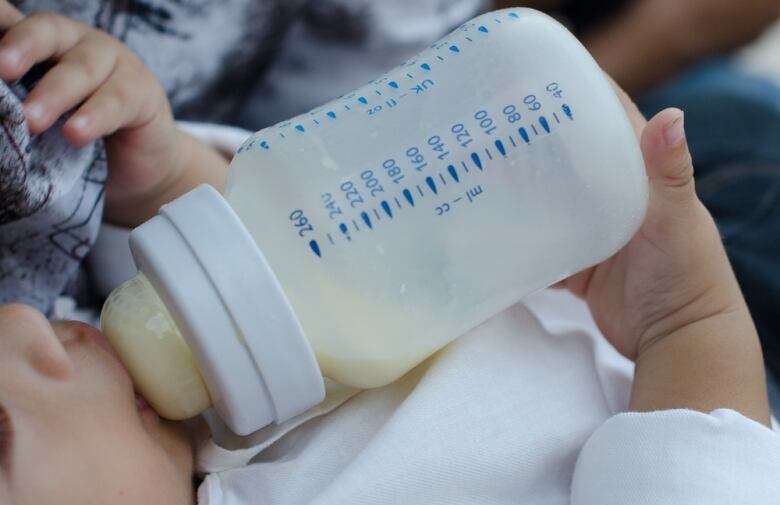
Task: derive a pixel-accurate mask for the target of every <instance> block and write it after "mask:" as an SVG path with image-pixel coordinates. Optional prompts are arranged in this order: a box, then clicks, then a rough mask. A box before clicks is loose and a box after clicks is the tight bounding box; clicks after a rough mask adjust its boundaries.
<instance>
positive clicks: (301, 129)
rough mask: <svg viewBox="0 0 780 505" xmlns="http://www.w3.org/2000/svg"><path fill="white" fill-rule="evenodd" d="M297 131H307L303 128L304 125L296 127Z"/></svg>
mask: <svg viewBox="0 0 780 505" xmlns="http://www.w3.org/2000/svg"><path fill="white" fill-rule="evenodd" d="M295 129H296V130H298V131H299V132H304V131H306V129H305V128H304V127H303V125H302V124H299V125H295Z"/></svg>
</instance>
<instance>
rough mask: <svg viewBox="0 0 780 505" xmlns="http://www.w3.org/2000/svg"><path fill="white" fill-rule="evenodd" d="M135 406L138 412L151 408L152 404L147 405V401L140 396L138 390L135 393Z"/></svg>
mask: <svg viewBox="0 0 780 505" xmlns="http://www.w3.org/2000/svg"><path fill="white" fill-rule="evenodd" d="M135 407H136V408H137V409H138V412H144V411H146V410H153V409H152V406H151V405H149V402H147V401H146V398H144V397H143V396H141V393H138V392H136V393H135Z"/></svg>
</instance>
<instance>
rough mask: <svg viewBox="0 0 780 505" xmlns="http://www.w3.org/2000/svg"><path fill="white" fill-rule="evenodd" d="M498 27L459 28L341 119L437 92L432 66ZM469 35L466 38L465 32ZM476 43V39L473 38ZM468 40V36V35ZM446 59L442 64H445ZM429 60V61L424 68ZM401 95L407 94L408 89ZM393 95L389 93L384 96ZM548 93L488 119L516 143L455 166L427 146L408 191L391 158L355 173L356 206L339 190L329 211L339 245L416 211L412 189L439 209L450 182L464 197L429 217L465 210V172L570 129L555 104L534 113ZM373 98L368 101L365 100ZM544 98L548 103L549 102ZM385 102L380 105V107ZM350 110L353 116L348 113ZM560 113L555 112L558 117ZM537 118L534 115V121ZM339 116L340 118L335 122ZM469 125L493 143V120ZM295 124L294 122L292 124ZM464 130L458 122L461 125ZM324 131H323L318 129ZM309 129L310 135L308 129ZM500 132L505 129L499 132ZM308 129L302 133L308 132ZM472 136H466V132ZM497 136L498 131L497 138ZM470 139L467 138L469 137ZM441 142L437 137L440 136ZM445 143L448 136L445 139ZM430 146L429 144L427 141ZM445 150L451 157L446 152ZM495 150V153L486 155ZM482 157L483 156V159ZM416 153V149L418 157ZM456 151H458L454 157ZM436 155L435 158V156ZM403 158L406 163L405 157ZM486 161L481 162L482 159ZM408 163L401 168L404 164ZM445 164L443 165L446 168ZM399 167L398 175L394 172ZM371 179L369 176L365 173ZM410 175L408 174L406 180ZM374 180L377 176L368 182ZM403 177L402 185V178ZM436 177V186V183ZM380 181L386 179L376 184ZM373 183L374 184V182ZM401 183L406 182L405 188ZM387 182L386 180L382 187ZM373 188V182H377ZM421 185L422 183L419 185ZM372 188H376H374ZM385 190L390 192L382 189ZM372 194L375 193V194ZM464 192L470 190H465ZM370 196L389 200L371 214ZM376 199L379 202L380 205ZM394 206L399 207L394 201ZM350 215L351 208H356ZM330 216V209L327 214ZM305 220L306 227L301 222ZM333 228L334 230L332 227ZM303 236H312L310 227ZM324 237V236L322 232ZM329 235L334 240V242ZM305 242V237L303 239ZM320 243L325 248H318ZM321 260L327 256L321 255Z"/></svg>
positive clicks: (473, 192)
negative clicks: (337, 218) (560, 128)
mask: <svg viewBox="0 0 780 505" xmlns="http://www.w3.org/2000/svg"><path fill="white" fill-rule="evenodd" d="M506 14H507V16H508V17H509V18H513V19H519V18H520V15H519V14H517V13H515V12H509V13H506ZM502 20H505V21H506V20H507V18H505V17H501V18H500V19H499V18H495V19H494V20H493V21H494V23H496V24H501V23H502ZM498 29H500V28H499V27H493V28H490V29H489V28H488V27H487V26H484V25H483V26H475V25H464V27H461V29H460V31H459V32H456V33H455V34H454V35H453V37H455V38H457V40H451V41H443V42H441V43H440V44H438V45H436V46H433V52H432V53H428V56H427V58H426V59H428V58H430V59H428V61H423V62H420V61H417V60H409V61H407V62H405V63H403V64H402V65H401V66H400V67H401V68H403V69H409V70H408V71H407V70H401V71H399V72H398V73H396V74H395V79H393V78H392V77H391V76H392V75H393V74H389V75H387V76H385V77H382V78H379V79H377V80H375V81H371V82H370V83H369V86H371V87H367V88H363V89H362V90H358V91H357V92H353V93H351V94H349V95H346V96H343V97H340V98H339V100H341V102H342V103H341V105H343V107H344V111H348V112H354V113H359V114H368V115H376V114H379V113H381V112H384V111H387V110H390V109H393V108H395V107H397V106H399V105H400V104H401V103H405V102H406V101H408V100H411V98H409V99H408V100H403V99H404V98H405V97H411V96H417V95H420V94H423V93H425V92H427V91H429V90H430V89H433V90H436V89H438V86H437V84H438V81H437V79H436V76H435V74H434V71H435V70H436V69H435V68H434V64H436V65H438V62H445V61H446V62H447V64H450V63H451V62H450V61H448V59H449V60H452V64H455V63H454V58H455V56H458V55H461V54H462V53H465V52H467V51H468V50H470V49H471V47H472V46H471V45H470V43H474V42H478V41H481V40H482V38H483V37H487V36H488V33H490V32H491V31H492V30H498ZM470 30H471V31H470ZM480 33H481V34H482V35H479V34H480ZM467 34H468V35H471V36H468V35H467ZM445 55H446V56H447V58H445ZM431 60H432V61H431ZM403 75H406V78H407V79H409V81H408V83H407V81H403ZM404 84H407V86H404ZM407 87H408V89H407ZM391 90H393V91H391ZM545 90H546V92H547V93H544V91H542V94H537V95H528V96H526V98H525V99H523V100H522V103H520V101H519V100H518V102H516V103H515V104H511V103H510V104H509V105H507V106H506V107H505V108H504V109H503V116H502V115H501V114H500V113H498V111H495V113H496V114H497V115H498V118H503V119H506V120H507V121H508V122H509V123H512V124H511V125H509V126H512V127H513V128H512V129H513V130H515V129H516V131H517V133H518V134H519V138H520V139H522V140H517V139H516V138H515V137H514V133H510V134H508V135H506V134H505V135H504V136H501V138H499V139H496V136H493V138H492V139H490V140H488V141H486V144H483V146H481V147H479V148H477V149H476V150H474V148H475V147H476V145H475V146H472V150H468V151H466V152H463V155H462V157H461V159H459V160H448V159H447V157H448V156H451V155H450V152H449V151H450V150H451V146H452V144H451V143H450V142H452V140H451V139H450V140H448V139H447V138H441V139H439V137H436V138H437V139H439V140H436V143H435V144H430V142H429V144H430V145H431V146H432V147H433V146H436V149H434V150H435V151H437V153H434V155H433V156H432V157H431V155H430V153H429V154H424V153H419V152H418V154H423V155H424V156H425V159H424V161H420V162H419V163H418V162H417V161H414V163H413V164H412V167H413V168H417V170H418V171H420V172H422V171H423V170H422V169H423V168H425V167H429V168H428V169H427V170H426V171H428V170H431V169H433V170H432V171H431V172H428V174H425V173H423V174H419V179H421V180H419V179H418V180H419V184H415V183H414V182H413V181H414V179H417V177H412V178H411V179H412V180H409V179H410V175H412V173H407V170H408V169H409V168H408V166H409V165H408V164H407V165H404V163H402V162H401V160H405V158H403V156H402V155H401V159H398V158H396V160H398V163H396V161H395V160H392V159H390V160H388V161H390V162H391V164H389V165H385V170H382V169H381V168H380V169H379V172H378V173H377V171H376V169H371V170H367V171H365V172H361V177H362V179H363V181H360V186H359V187H358V184H357V183H355V188H354V189H355V190H360V192H359V194H356V195H355V196H356V198H355V197H353V196H350V195H352V193H351V191H352V189H350V190H349V192H348V191H347V190H346V189H342V191H343V192H348V193H349V194H347V196H346V197H345V196H344V195H343V194H341V193H340V192H339V193H338V194H339V195H341V196H342V198H346V199H347V202H346V203H347V204H348V205H347V207H346V209H345V207H344V206H343V203H344V202H343V200H342V206H341V207H335V209H336V210H337V211H338V214H342V213H346V214H347V215H346V216H344V217H342V219H344V221H345V222H342V223H339V224H338V230H339V231H340V232H341V235H342V237H343V238H344V239H346V240H347V241H352V233H353V231H354V232H361V231H362V232H366V233H368V232H369V231H372V230H374V229H377V228H381V218H382V217H387V218H388V220H393V219H395V218H397V217H400V216H399V215H397V214H396V212H400V211H401V210H403V207H402V205H401V200H405V201H406V203H408V204H409V208H410V209H412V208H415V207H416V206H417V207H421V206H420V205H417V204H418V203H419V202H418V201H416V198H417V197H415V196H414V194H413V191H414V188H417V192H418V194H419V198H421V199H422V198H424V197H425V196H427V194H426V191H427V190H430V192H431V196H436V197H438V200H437V201H440V200H441V199H442V197H445V198H446V196H445V195H446V194H447V193H445V192H444V191H443V188H444V187H445V186H447V185H448V183H449V181H454V183H455V184H464V190H462V192H461V193H460V195H458V194H455V195H453V197H452V198H450V199H449V201H448V202H442V203H440V204H438V205H439V206H438V207H436V209H435V210H436V212H437V214H438V215H444V214H445V213H449V212H451V211H452V210H453V209H454V208H455V207H456V206H457V205H460V206H463V205H465V204H466V203H468V202H474V201H475V199H476V198H477V197H479V196H480V195H482V194H483V186H481V185H475V186H471V187H470V188H469V187H468V186H466V185H465V183H466V179H465V178H466V177H467V176H468V175H467V174H469V175H476V174H477V173H476V172H475V173H473V174H471V172H470V168H469V167H474V166H476V167H477V168H478V170H479V173H486V172H487V171H488V170H487V169H488V168H490V165H489V163H490V162H493V161H495V159H494V158H499V155H500V156H501V157H504V158H506V157H507V155H508V152H507V151H508V147H509V146H508V145H507V144H511V146H512V148H515V149H517V148H519V147H520V146H522V142H525V144H526V145H529V144H531V143H532V142H535V141H536V138H535V137H540V138H541V137H543V136H544V133H547V134H550V133H552V131H553V126H554V125H560V124H562V122H564V121H565V118H568V119H569V120H570V121H573V120H574V114H573V112H572V110H571V107H570V106H569V105H568V104H566V103H561V102H558V104H556V105H555V111H553V110H550V109H549V108H547V107H548V105H547V104H545V105H544V106H542V105H541V102H544V100H538V99H537V96H538V97H539V98H542V96H544V97H549V95H552V96H553V97H554V98H558V99H560V98H562V96H561V95H562V93H561V91H560V87H559V86H558V83H556V82H552V83H550V84H549V85H548V86H547V87H546V88H545ZM372 92H373V93H372ZM385 94H389V95H392V97H393V98H390V97H384V95H385ZM548 94H549V95H548ZM372 96H377V97H383V98H379V99H376V98H375V99H374V100H369V98H367V97H372ZM383 100H384V102H383ZM353 107H354V110H353ZM542 107H545V109H544V111H543V112H544V113H545V114H544V115H537V117H535V118H532V117H531V115H534V114H533V113H534V112H536V111H540V112H541V110H540V109H542ZM558 107H560V109H558ZM526 108H527V110H528V111H530V114H531V115H529V116H528V117H525V114H527V113H528V112H525V111H524V109H526ZM336 110H338V111H341V109H336ZM344 114H345V113H344V112H339V114H338V115H337V113H336V111H335V110H327V109H325V108H318V109H315V110H313V111H311V112H309V113H307V115H304V116H302V117H303V118H305V119H306V121H301V123H298V124H296V123H294V122H292V123H291V122H290V121H287V122H285V123H281V124H279V125H277V128H279V129H284V128H292V129H294V130H297V131H298V133H303V134H308V133H310V132H311V131H314V128H313V125H320V121H319V119H328V120H331V121H343V120H344V118H346V116H344ZM521 114H522V116H523V117H522V119H525V121H523V123H525V125H523V126H520V125H521V124H522V123H520V121H521ZM537 114H538V113H537ZM342 116H343V117H342ZM309 119H311V120H312V123H309V122H308V121H309ZM476 119H477V120H478V122H479V126H481V129H482V130H483V131H484V133H485V134H486V135H488V136H490V135H494V131H495V130H496V126H495V122H496V119H497V118H496V117H495V116H493V117H490V115H489V113H488V112H487V111H479V112H478V113H477V117H476ZM293 121H294V120H293ZM464 123H465V121H464ZM324 124H326V123H323V125H324ZM310 127H311V128H310ZM462 127H463V125H460V128H462ZM501 128H504V126H502V127H501ZM307 129H308V130H309V131H307ZM469 129H471V128H469ZM477 131H478V132H480V130H479V129H477ZM500 132H501V130H499V134H500ZM453 133H456V134H458V135H457V141H458V142H457V143H458V144H462V145H461V147H463V148H466V147H467V145H468V144H469V143H471V140H470V138H469V137H472V135H469V132H468V130H466V131H465V139H462V138H461V137H462V136H463V134H462V133H463V132H462V131H458V132H453ZM472 133H473V130H472ZM279 134H280V138H282V139H285V138H286V137H285V135H284V134H283V132H281V131H280V132H279ZM439 135H442V137H444V135H443V134H441V133H440V134H439ZM448 135H449V134H448ZM431 138H433V137H431ZM440 140H443V141H444V142H443V145H444V148H443V149H442V145H441V144H439V141H440ZM255 144H257V145H258V146H259V147H261V148H263V149H265V150H268V149H270V148H273V145H272V144H269V143H268V142H266V141H263V142H262V143H259V144H258V143H256V142H251V143H249V144H247V145H246V149H245V150H248V149H252V148H254V146H255ZM420 147H425V144H424V143H423V144H422V146H420ZM455 147H456V149H458V146H455ZM447 148H450V149H447ZM494 148H495V151H493V149H494ZM483 149H484V153H483ZM420 150H422V149H420ZM458 150H459V149H458ZM438 153H441V154H438ZM407 156H409V155H408V154H407ZM437 157H438V161H443V162H444V163H442V168H445V167H446V170H441V171H439V170H437V168H438V167H436V166H435V165H436V164H437V160H436V159H435V158H437ZM485 157H486V158H485ZM406 161H407V162H408V160H406ZM448 161H449V163H448ZM458 163H460V167H462V169H463V170H462V171H461V170H460V167H459V168H456V167H458ZM396 167H400V170H401V171H400V172H399V171H398V170H399V168H396ZM391 170H392V173H386V172H390V171H391ZM372 172H373V173H372ZM363 173H367V175H366V176H365V177H363V176H362V174H363ZM413 173H414V172H413ZM374 174H376V176H374ZM404 176H405V177H404ZM437 176H438V180H436V179H437ZM383 177H386V178H383ZM377 178H378V179H377ZM405 178H406V180H404V179H405ZM388 179H389V180H388ZM402 180H404V181H403V182H404V183H409V182H411V184H410V185H408V186H406V187H404V186H400V187H398V189H397V190H396V191H398V192H397V193H396V195H397V196H393V195H392V192H393V189H391V188H393V187H396V186H394V185H393V184H392V183H395V184H400V183H401V181H402ZM377 181H379V182H377ZM423 181H425V182H423ZM377 183H378V184H379V186H377ZM364 184H366V187H363V185H364ZM388 184H389V185H388ZM377 188H378V189H377ZM466 188H469V189H466ZM366 189H368V190H369V191H368V192H369V193H370V196H368V195H366ZM375 191H376V192H377V193H379V192H381V193H387V192H389V193H390V194H389V195H387V196H386V197H385V198H386V199H381V200H380V201H379V205H376V206H370V204H369V205H367V202H366V200H365V199H366V198H370V199H371V198H375V197H376V196H377V195H376V194H375ZM380 198H381V197H380ZM399 198H400V200H399ZM393 202H395V205H396V207H397V210H396V209H393V208H392V203H393ZM364 205H366V207H364V209H365V210H361V209H360V207H361V206H364ZM355 207H357V208H355ZM421 208H422V209H425V208H426V206H422V207H421ZM329 209H330V207H329ZM342 209H345V210H346V211H349V210H352V209H354V210H352V216H349V213H347V212H344V211H342ZM336 210H334V209H330V212H331V218H333V216H334V215H338V214H333V213H335V212H336ZM351 217H355V219H351ZM304 220H305V219H304ZM350 221H351V223H352V225H351V226H348V223H350ZM334 224H335V223H334ZM295 226H296V227H298V228H303V229H301V230H299V234H300V235H301V236H304V235H303V234H302V232H303V233H305V232H306V231H313V230H310V229H309V230H307V229H306V228H305V226H306V225H305V224H298V221H297V220H296V223H295ZM362 226H365V228H362V229H361V227H362ZM309 228H311V227H310V226H309ZM323 231H325V230H323ZM334 235H336V236H335V237H334ZM307 238H311V237H307ZM325 238H327V240H325ZM321 242H324V243H325V244H326V245H327V243H330V245H331V246H337V245H339V244H340V243H341V242H339V240H338V233H334V234H333V235H332V234H331V233H324V234H323V237H322V240H321ZM308 245H309V247H310V248H311V250H312V252H313V253H314V254H315V255H316V256H317V257H320V258H321V257H322V255H323V252H325V253H326V252H327V251H323V249H322V245H321V243H320V242H318V241H317V240H314V239H312V240H309V241H308ZM326 256H327V254H326Z"/></svg>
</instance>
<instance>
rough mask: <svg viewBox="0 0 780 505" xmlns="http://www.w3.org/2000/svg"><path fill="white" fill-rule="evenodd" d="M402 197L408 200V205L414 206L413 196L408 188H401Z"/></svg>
mask: <svg viewBox="0 0 780 505" xmlns="http://www.w3.org/2000/svg"><path fill="white" fill-rule="evenodd" d="M403 195H404V198H406V201H407V202H409V205H411V206H412V207H414V198H412V192H411V191H409V190H408V189H404V190H403Z"/></svg>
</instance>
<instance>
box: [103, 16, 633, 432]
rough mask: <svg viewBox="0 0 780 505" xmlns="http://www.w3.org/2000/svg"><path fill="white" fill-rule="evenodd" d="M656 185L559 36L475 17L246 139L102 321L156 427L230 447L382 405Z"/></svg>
mask: <svg viewBox="0 0 780 505" xmlns="http://www.w3.org/2000/svg"><path fill="white" fill-rule="evenodd" d="M647 192H648V190H647V179H646V176H645V171H644V164H643V161H642V156H641V153H640V150H639V147H638V143H637V140H636V137H635V134H634V132H633V130H632V128H631V126H630V123H629V120H628V118H627V116H626V114H625V112H624V110H623V108H622V106H621V104H620V102H619V100H618V98H617V97H616V95H615V93H614V91H613V89H612V88H611V86H610V84H609V82H608V80H607V78H606V77H605V76H604V74H603V73H602V71H601V70H600V69H599V67H598V66H597V64H596V63H595V62H594V60H593V59H592V58H591V57H590V55H589V54H588V53H587V52H586V50H585V49H584V48H583V47H582V46H581V45H580V43H579V42H578V41H577V40H576V39H575V38H574V37H573V36H572V35H571V34H570V33H569V32H568V31H567V30H566V29H565V28H564V27H562V26H561V25H560V24H558V23H557V22H556V21H554V20H553V19H552V18H550V17H548V16H546V15H544V14H541V13H539V12H536V11H533V10H528V9H509V10H503V11H498V12H492V13H489V14H485V15H483V16H480V17H478V18H476V19H474V20H472V21H470V22H468V23H466V24H464V25H463V26H461V27H460V28H459V29H457V30H456V31H455V32H453V33H452V34H450V35H449V36H447V37H446V38H445V39H443V40H441V41H440V42H438V43H436V44H435V45H433V46H432V47H430V48H429V49H427V50H425V51H424V52H422V53H420V54H419V55H418V56H416V57H414V58H413V59H411V60H409V61H407V62H405V63H403V64H402V65H400V66H399V67H397V68H396V69H394V70H392V71H390V72H389V73H388V74H386V75H384V76H383V77H380V78H379V79H377V80H375V81H371V82H370V83H369V84H368V85H366V86H364V87H362V88H360V89H358V90H357V91H355V92H353V93H350V94H348V95H345V96H342V97H340V98H338V99H336V100H334V101H332V102H330V103H328V104H326V105H323V106H322V107H319V108H317V109H315V110H313V111H311V112H309V113H306V114H303V115H301V116H298V117H296V118H294V119H292V120H290V121H287V122H284V123H281V124H278V125H275V126H273V127H270V128H267V129H265V130H262V131H260V132H258V133H256V134H255V135H254V136H252V137H251V138H250V139H249V140H247V141H246V143H244V145H243V146H242V147H241V148H240V149H239V150H238V152H237V153H236V155H235V158H234V159H233V161H232V163H231V167H230V172H229V177H228V181H227V189H226V190H225V193H224V195H220V194H218V193H217V192H216V191H215V190H213V189H211V188H209V187H206V186H202V187H200V188H197V189H195V190H194V191H192V192H191V193H188V194H186V195H184V196H182V197H181V198H179V199H178V200H176V201H174V202H172V203H170V204H169V205H167V206H165V207H163V208H162V209H161V211H160V213H159V215H157V216H156V217H154V218H153V219H151V220H150V221H148V222H146V223H145V224H143V225H141V226H140V227H139V228H137V229H136V230H134V231H133V233H132V235H131V239H130V240H131V249H132V252H133V255H134V258H135V261H136V265H137V267H138V270H139V273H138V275H137V276H136V277H135V278H134V279H132V280H130V281H128V282H127V283H126V284H124V285H122V286H121V287H119V288H118V289H117V290H116V291H115V292H114V293H113V294H112V295H111V296H110V298H109V300H108V301H107V303H106V306H105V307H104V310H103V315H102V321H103V326H104V330H105V332H106V334H107V336H108V337H109V339H110V340H111V341H112V343H113V345H114V346H115V347H116V349H117V351H118V353H119V354H120V356H121V357H122V360H123V361H124V363H125V365H126V366H127V368H128V369H129V370H130V373H131V375H132V376H133V378H134V380H135V382H136V387H137V388H138V389H139V390H140V391H141V393H142V394H143V395H144V396H145V397H146V398H147V400H148V401H149V402H150V403H151V404H152V405H153V406H154V407H155V408H156V409H157V410H158V411H159V412H160V414H161V415H163V416H164V417H168V418H171V419H183V418H187V417H192V416H194V415H196V414H198V413H200V412H202V411H203V410H204V409H206V408H208V407H210V406H213V407H214V408H215V410H216V412H217V413H218V414H219V415H220V417H221V418H222V419H223V420H224V421H225V422H226V424H227V425H228V426H229V427H230V428H231V429H232V430H233V431H235V432H236V433H239V434H246V433H249V432H252V431H254V430H257V429H259V428H261V427H263V426H265V425H267V424H269V423H272V422H281V421H283V420H286V419H288V418H290V417H292V416H295V415H296V414H299V413H301V412H303V411H305V410H307V409H308V408H310V407H312V406H314V405H316V404H317V403H319V402H320V401H321V400H322V398H323V395H324V387H323V376H325V377H328V378H330V379H332V380H335V381H337V382H340V383H343V384H346V385H350V386H355V387H359V388H373V387H378V386H382V385H385V384H388V383H390V382H391V381H393V380H395V379H397V378H398V377H400V376H402V375H403V374H404V373H406V372H407V371H408V370H410V369H411V368H413V367H414V366H415V365H417V364H418V363H420V362H421V361H423V360H424V359H425V358H426V357H428V356H430V355H431V354H433V353H434V352H435V351H437V350H438V349H440V348H442V347H443V346H445V345H446V344H447V343H449V342H451V341H452V340H453V339H455V338H456V337H458V336H459V335H462V334H463V333H464V332H466V331H467V330H469V329H471V328H473V327H475V326H476V325H478V324H480V323H482V322H484V321H485V320H487V319H488V318H490V317H491V316H493V315H495V314H497V313H498V312H500V311H501V310H503V309H504V308H506V307H508V306H510V305H511V304H514V303H516V302H517V301H518V300H520V299H521V298H522V297H523V296H525V295H527V294H529V293H531V292H533V291H535V290H538V289H540V288H543V287H545V286H549V285H551V284H553V283H555V282H556V281H558V280H561V279H563V278H565V277H567V276H569V275H571V274H574V273H576V272H578V271H580V270H582V269H584V268H586V267H589V266H591V265H594V264H596V263H598V262H600V261H603V260H604V259H606V258H608V257H609V256H610V255H612V254H614V253H615V252H616V251H618V250H619V249H620V248H621V247H622V246H623V245H624V244H625V243H627V241H628V240H629V239H630V238H631V237H632V236H633V234H634V233H635V232H636V230H637V229H638V227H639V225H640V223H641V221H642V219H643V217H644V213H645V208H646V204H647Z"/></svg>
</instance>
